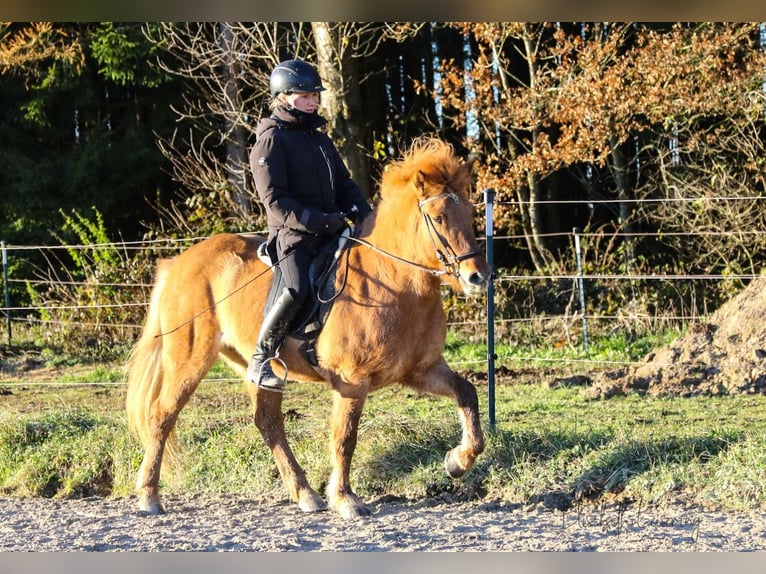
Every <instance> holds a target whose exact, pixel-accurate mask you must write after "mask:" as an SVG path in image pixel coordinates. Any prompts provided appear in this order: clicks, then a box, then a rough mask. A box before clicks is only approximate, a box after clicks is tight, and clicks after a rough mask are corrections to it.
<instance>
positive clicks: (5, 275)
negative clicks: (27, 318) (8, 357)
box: [0, 241, 12, 347]
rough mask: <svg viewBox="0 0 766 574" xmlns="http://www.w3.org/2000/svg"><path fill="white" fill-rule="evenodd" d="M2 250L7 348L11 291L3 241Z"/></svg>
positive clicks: (9, 336) (9, 340) (1, 242)
mask: <svg viewBox="0 0 766 574" xmlns="http://www.w3.org/2000/svg"><path fill="white" fill-rule="evenodd" d="M0 247H2V250H3V290H4V291H5V321H6V325H8V346H9V347H10V345H11V339H12V337H11V291H10V289H8V250H7V249H6V248H5V241H0Z"/></svg>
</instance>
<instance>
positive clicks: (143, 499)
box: [138, 496, 165, 515]
mask: <svg viewBox="0 0 766 574" xmlns="http://www.w3.org/2000/svg"><path fill="white" fill-rule="evenodd" d="M138 510H140V511H141V512H143V513H145V514H151V515H157V514H165V507H164V506H163V505H162V503H161V502H160V500H159V498H155V497H151V496H139V497H138Z"/></svg>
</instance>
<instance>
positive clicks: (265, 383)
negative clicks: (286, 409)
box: [256, 357, 287, 393]
mask: <svg viewBox="0 0 766 574" xmlns="http://www.w3.org/2000/svg"><path fill="white" fill-rule="evenodd" d="M271 361H279V363H280V364H281V365H282V369H283V370H284V371H285V376H284V377H282V378H280V377H277V375H276V374H274V370H273V369H272V368H271ZM286 382H287V365H286V364H285V362H284V361H283V360H282V359H280V358H279V357H271V358H269V359H266V360H264V361H263V363H261V368H260V370H259V371H258V383H256V385H257V387H258V388H259V389H263V390H264V391H272V392H274V393H283V392H285V383H286Z"/></svg>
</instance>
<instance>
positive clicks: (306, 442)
mask: <svg viewBox="0 0 766 574" xmlns="http://www.w3.org/2000/svg"><path fill="white" fill-rule="evenodd" d="M663 336H666V335H659V337H663ZM647 346H650V345H647ZM628 348H630V349H635V347H631V346H629V345H625V342H624V341H621V340H619V337H618V338H617V339H615V340H613V341H612V342H611V343H610V342H609V340H606V341H600V342H597V343H594V344H593V346H592V348H591V350H590V355H589V358H591V359H594V360H597V361H600V360H612V359H614V358H615V357H621V358H622V359H623V360H626V358H627V359H629V360H632V359H634V358H637V357H634V356H632V355H631V353H630V352H628V351H626V349H628ZM497 352H498V356H499V357H500V358H499V360H498V363H499V364H500V365H505V366H509V365H510V366H511V367H512V368H516V369H518V370H517V371H514V372H516V373H519V377H518V379H517V380H515V381H511V380H510V379H506V378H502V379H498V381H497V385H496V389H495V401H496V425H495V428H494V429H493V430H491V431H490V429H488V428H487V394H488V393H487V386H486V383H485V382H481V383H479V384H478V385H477V387H478V390H479V396H480V403H481V409H482V422H483V423H484V426H485V431H487V448H486V452H485V453H484V454H483V455H482V456H481V457H480V458H479V459H478V461H477V463H476V466H475V467H474V469H472V471H471V472H469V473H468V474H467V475H466V476H465V477H464V478H463V479H461V480H452V479H450V478H448V477H447V476H446V475H445V473H444V471H443V467H442V460H443V457H444V453H445V452H446V451H447V450H448V449H449V448H451V447H452V446H454V445H455V444H456V443H457V442H458V441H459V439H460V427H459V423H458V420H457V416H456V412H455V405H454V404H453V403H452V402H451V401H449V400H446V399H443V398H438V397H432V396H430V395H424V396H421V395H418V394H417V393H415V392H412V391H410V390H408V389H403V388H399V387H391V388H387V389H383V390H381V391H379V392H376V393H374V394H373V395H371V396H370V398H369V400H368V402H367V405H366V407H365V411H364V414H363V417H362V422H361V426H360V435H359V444H358V447H357V450H356V453H355V456H354V462H353V465H352V484H353V485H354V487H355V489H356V491H357V493H358V494H360V495H361V496H363V497H367V498H373V497H378V496H395V497H407V498H421V497H427V496H437V495H450V496H456V497H462V498H479V497H486V498H490V499H502V500H507V501H511V502H518V503H523V504H530V503H543V504H546V505H549V506H555V507H559V508H565V507H568V506H569V505H571V504H573V503H575V502H576V501H578V500H605V499H609V500H617V499H619V500H629V501H640V502H642V503H644V504H662V503H666V502H678V501H683V502H689V503H696V504H702V505H706V506H709V507H712V508H718V509H724V510H746V509H755V508H762V507H764V505H765V503H766V483H764V481H762V480H761V477H762V476H763V475H764V472H766V408H764V406H766V398H765V397H762V396H752V395H734V396H724V397H715V398H704V397H698V398H684V399H681V398H657V397H649V396H639V395H627V396H621V397H615V398H612V399H610V400H608V401H592V400H589V399H588V398H587V397H586V396H585V393H584V392H583V389H582V388H566V387H563V388H548V386H547V385H545V384H541V383H544V382H545V378H546V377H550V376H553V374H555V371H552V370H551V367H550V365H555V364H556V363H555V361H556V360H557V359H558V358H560V357H561V356H563V355H565V354H567V353H572V350H571V349H567V348H563V349H561V350H560V351H559V354H558V355H557V354H556V353H554V352H551V353H550V355H549V356H547V357H545V358H546V360H547V359H550V361H551V363H550V365H543V366H538V365H537V364H532V365H530V364H529V362H528V361H526V362H525V358H524V357H525V356H526V355H528V354H529V349H526V350H523V349H520V348H514V347H511V346H508V347H499V348H498V349H497ZM632 352H633V353H643V351H635V350H633V351H632ZM447 356H448V359H449V360H451V361H456V360H457V359H461V360H462V361H463V363H464V364H465V365H466V366H468V367H470V366H479V367H480V366H481V361H482V360H483V359H484V358H485V357H486V350H485V349H482V348H481V346H480V345H475V344H474V345H468V344H464V343H460V342H459V341H457V340H455V339H451V340H450V342H449V345H448V349H447ZM538 356H539V355H538ZM467 361H472V362H473V363H471V362H467ZM521 366H524V367H525V368H524V369H522V368H521ZM230 376H231V375H230V373H228V372H227V370H226V369H225V368H223V367H222V366H220V365H218V366H216V368H215V369H214V371H213V372H211V373H210V374H209V376H208V379H207V380H206V381H204V382H203V383H202V384H201V385H200V388H199V389H198V391H197V392H196V393H195V395H194V396H193V397H192V400H191V402H190V404H189V405H188V406H187V407H186V408H185V409H184V411H183V412H182V414H181V420H180V422H179V425H178V427H177V430H178V433H179V438H180V441H181V444H182V445H183V446H184V449H185V452H186V460H185V465H184V467H183V470H182V472H181V473H180V474H179V475H178V476H177V477H174V478H173V479H172V480H171V479H170V477H165V479H166V481H165V484H164V486H163V488H164V491H165V492H196V493H222V492H225V493H232V494H238V495H244V496H251V497H255V498H261V497H264V498H269V499H272V500H279V499H284V498H285V496H286V494H285V491H284V489H283V488H282V485H281V481H280V479H279V476H278V473H277V470H276V466H275V464H274V461H273V459H272V457H271V453H270V452H269V451H268V450H267V448H266V446H265V445H264V443H263V441H262V439H261V437H260V435H259V433H258V431H257V430H256V428H255V426H254V425H253V424H252V420H251V410H250V409H251V407H250V404H249V400H248V398H247V397H246V395H245V393H244V392H243V391H242V387H241V385H242V383H241V382H239V381H234V380H232V379H231V378H230ZM121 377H122V374H121V370H120V369H119V367H116V368H112V367H100V368H99V369H91V370H90V371H89V372H88V373H86V372H83V371H79V372H76V373H75V374H73V375H72V377H71V379H70V378H68V377H64V376H62V377H60V378H59V379H57V380H59V381H66V383H68V384H59V383H55V384H47V385H36V384H35V381H31V380H25V381H21V380H16V379H13V378H11V379H5V380H4V382H0V392H1V394H0V494H2V495H4V496H14V497H29V496H35V497H36V496H46V497H70V496H90V495H100V496H128V495H130V494H132V488H133V481H134V477H135V471H136V469H137V467H138V465H139V463H140V460H141V454H142V453H141V451H140V449H139V447H138V445H137V444H136V443H135V441H133V440H132V439H131V438H130V437H129V436H128V432H127V424H126V419H125V416H124V413H123V400H124V392H125V388H124V386H122V385H121V384H120V383H119V381H121ZM76 383H79V384H76ZM4 385H5V386H4ZM284 411H285V413H286V428H287V432H288V434H289V438H290V440H291V444H292V445H293V449H294V451H295V453H296V456H297V458H298V459H299V461H300V462H301V464H302V465H303V466H304V468H305V469H306V472H307V475H308V477H309V480H310V482H311V483H312V485H313V486H314V487H315V488H317V489H323V488H324V486H325V484H326V480H327V478H328V475H329V470H330V469H329V462H328V456H327V433H328V431H327V425H326V421H327V418H328V416H329V413H330V395H329V392H328V391H327V389H326V388H325V387H323V386H322V385H307V384H297V383H291V384H290V387H289V391H288V393H286V395H285V404H284Z"/></svg>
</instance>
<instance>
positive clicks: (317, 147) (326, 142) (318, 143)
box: [250, 107, 372, 243]
mask: <svg viewBox="0 0 766 574" xmlns="http://www.w3.org/2000/svg"><path fill="white" fill-rule="evenodd" d="M326 123H327V121H326V120H325V119H324V118H322V117H321V116H319V115H317V114H306V113H303V112H300V111H297V110H288V109H286V108H281V107H280V108H277V109H276V110H275V111H274V112H273V113H272V115H271V116H270V117H268V118H264V119H262V120H261V121H260V122H259V123H258V126H257V128H256V132H255V133H256V141H255V144H254V145H253V148H252V149H251V151H250V169H251V170H252V173H253V178H254V180H255V188H256V191H257V192H258V196H259V197H260V199H261V201H262V202H263V205H264V207H265V208H266V213H267V217H268V226H269V239H270V240H271V239H273V238H274V236H275V235H276V234H277V232H280V230H285V231H287V232H294V233H296V234H297V235H301V234H311V235H316V236H319V235H321V234H322V233H323V232H324V230H325V220H326V217H327V216H326V214H328V213H333V212H339V211H341V212H351V211H352V207H354V206H355V207H356V210H357V212H356V215H355V216H356V221H361V220H362V219H363V218H364V217H365V216H367V215H368V214H369V213H370V211H372V210H371V208H370V206H369V204H368V203H367V201H366V199H365V198H364V195H363V194H362V192H361V190H360V189H359V187H358V186H357V185H356V183H354V181H353V180H352V179H351V176H350V174H349V172H348V169H347V168H346V166H345V164H344V163H343V160H342V159H341V157H340V155H339V154H338V151H337V149H336V148H335V146H334V145H333V143H332V141H331V140H330V138H329V137H328V136H327V135H326V134H325V133H323V132H321V131H319V128H321V127H323V126H324V125H325V124H326ZM291 234H292V233H291ZM295 239H296V240H297V239H299V238H298V237H296V238H295ZM270 243H271V241H270Z"/></svg>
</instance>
